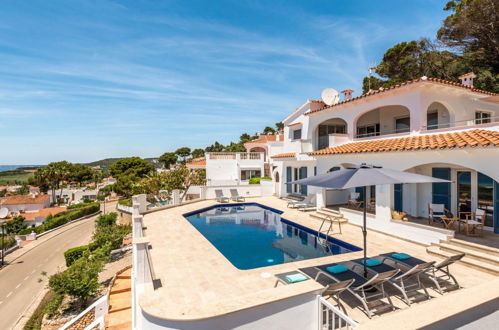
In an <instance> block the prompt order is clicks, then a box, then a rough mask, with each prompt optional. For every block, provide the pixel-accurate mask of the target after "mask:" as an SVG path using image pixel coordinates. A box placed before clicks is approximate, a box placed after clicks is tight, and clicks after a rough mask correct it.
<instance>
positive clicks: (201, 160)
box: [187, 158, 206, 167]
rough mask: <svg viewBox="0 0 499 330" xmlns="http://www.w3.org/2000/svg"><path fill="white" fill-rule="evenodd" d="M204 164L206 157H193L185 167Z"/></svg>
mask: <svg viewBox="0 0 499 330" xmlns="http://www.w3.org/2000/svg"><path fill="white" fill-rule="evenodd" d="M195 166H206V158H195V159H193V160H192V161H190V162H188V163H187V167H195Z"/></svg>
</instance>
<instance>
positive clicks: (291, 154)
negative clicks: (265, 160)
mask: <svg viewBox="0 0 499 330" xmlns="http://www.w3.org/2000/svg"><path fill="white" fill-rule="evenodd" d="M291 157H296V154H295V153H294V152H287V153H284V154H277V155H274V156H272V157H271V158H291Z"/></svg>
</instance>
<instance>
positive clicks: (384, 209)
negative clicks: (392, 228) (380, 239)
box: [376, 184, 393, 224]
mask: <svg viewBox="0 0 499 330" xmlns="http://www.w3.org/2000/svg"><path fill="white" fill-rule="evenodd" d="M392 205H393V190H392V187H391V185H389V184H383V185H377V186H376V223H377V224H382V223H383V222H385V223H387V222H389V221H390V220H391V219H392Z"/></svg>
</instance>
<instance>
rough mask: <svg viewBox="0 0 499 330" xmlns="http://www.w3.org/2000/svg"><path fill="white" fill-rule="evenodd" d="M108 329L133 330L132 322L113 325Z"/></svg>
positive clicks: (107, 327)
mask: <svg viewBox="0 0 499 330" xmlns="http://www.w3.org/2000/svg"><path fill="white" fill-rule="evenodd" d="M106 329H108V330H129V329H130V330H131V329H132V322H124V323H120V324H116V325H111V326H106Z"/></svg>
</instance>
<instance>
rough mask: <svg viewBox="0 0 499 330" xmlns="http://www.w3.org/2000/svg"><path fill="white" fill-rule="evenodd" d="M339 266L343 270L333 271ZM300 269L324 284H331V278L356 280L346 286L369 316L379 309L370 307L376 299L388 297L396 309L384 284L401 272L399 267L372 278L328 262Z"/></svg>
mask: <svg viewBox="0 0 499 330" xmlns="http://www.w3.org/2000/svg"><path fill="white" fill-rule="evenodd" d="M337 266H340V268H341V270H339V271H338V272H335V273H333V272H332V271H334V268H335V267H337ZM300 271H301V272H303V273H304V274H306V275H308V276H309V277H311V278H313V279H315V281H316V282H318V283H320V284H322V285H324V286H325V285H328V284H330V283H331V280H332V281H334V282H337V283H339V282H344V281H350V280H354V282H353V283H354V284H355V285H353V284H352V285H350V286H349V287H347V288H346V291H347V292H349V293H350V294H351V295H353V296H354V297H355V298H356V299H357V300H359V301H360V302H361V303H362V306H363V308H364V312H365V313H366V314H367V316H368V317H369V318H372V316H373V312H376V311H377V309H373V308H369V304H371V303H373V302H375V301H381V299H383V298H386V299H387V300H388V306H389V307H390V308H391V309H392V310H395V306H394V305H393V303H392V300H391V299H390V296H388V295H387V294H386V292H385V288H384V284H385V282H387V281H388V280H389V279H390V278H392V277H393V276H395V275H396V274H397V273H398V272H399V270H398V269H396V270H393V271H389V272H386V273H382V274H376V275H374V276H373V277H372V278H370V279H366V278H364V277H363V276H361V275H360V274H358V273H356V272H354V271H353V270H351V269H349V268H348V267H346V266H345V265H341V264H328V265H322V266H316V267H308V268H301V269H300ZM372 288H376V290H372Z"/></svg>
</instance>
